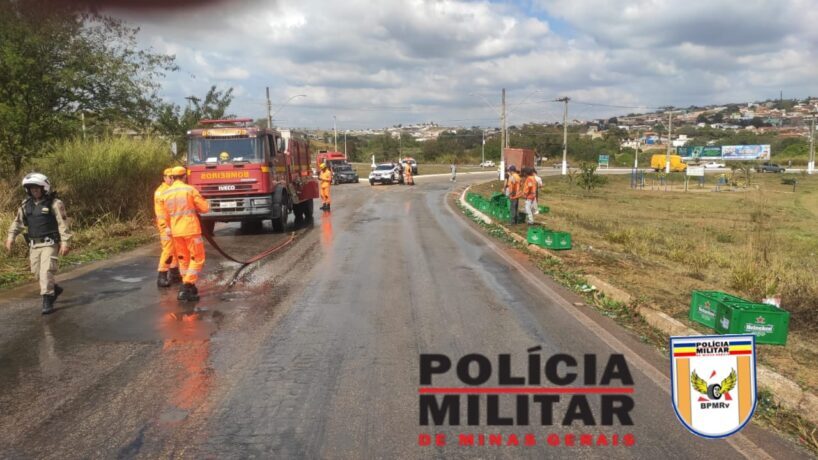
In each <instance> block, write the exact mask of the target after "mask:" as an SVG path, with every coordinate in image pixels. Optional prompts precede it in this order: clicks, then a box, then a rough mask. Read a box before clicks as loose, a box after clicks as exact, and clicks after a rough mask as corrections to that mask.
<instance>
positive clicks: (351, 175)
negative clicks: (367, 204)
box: [332, 163, 358, 184]
mask: <svg viewBox="0 0 818 460" xmlns="http://www.w3.org/2000/svg"><path fill="white" fill-rule="evenodd" d="M332 182H333V183H334V184H349V183H352V184H357V183H358V173H357V172H355V170H354V169H352V165H350V164H348V163H342V164H334V165H332Z"/></svg>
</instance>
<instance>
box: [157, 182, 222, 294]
mask: <svg viewBox="0 0 818 460" xmlns="http://www.w3.org/2000/svg"><path fill="white" fill-rule="evenodd" d="M186 172H187V171H186V170H185V168H184V167H182V166H176V167H174V168H173V169H171V172H170V174H171V176H172V177H173V183H172V184H171V185H170V187H168V188H167V190H165V191H164V192H162V194H161V195H160V197H161V203H162V205H163V208H164V220H165V224H166V225H167V227H166V228H165V233H166V234H170V235H171V236H172V237H173V247H174V248H175V249H176V256H177V258H178V260H179V269H180V271H181V274H182V283H183V284H182V286H180V287H179V295H178V296H177V297H176V298H177V299H179V300H190V301H195V300H199V290H198V289H197V288H196V281H197V280H198V279H199V273H200V272H201V271H202V267H204V263H205V250H204V241H203V240H202V226H201V223H200V222H199V216H198V214H199V213H206V212H208V211H210V206H209V205H208V204H207V200H205V199H204V198H202V195H201V194H199V191H198V190H196V189H195V188H193V187H191V186H190V185H187V184H186V183H185V182H184V179H185V176H186Z"/></svg>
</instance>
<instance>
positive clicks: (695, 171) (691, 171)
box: [687, 166, 704, 177]
mask: <svg viewBox="0 0 818 460" xmlns="http://www.w3.org/2000/svg"><path fill="white" fill-rule="evenodd" d="M687 175H688V176H695V177H704V166H688V167H687Z"/></svg>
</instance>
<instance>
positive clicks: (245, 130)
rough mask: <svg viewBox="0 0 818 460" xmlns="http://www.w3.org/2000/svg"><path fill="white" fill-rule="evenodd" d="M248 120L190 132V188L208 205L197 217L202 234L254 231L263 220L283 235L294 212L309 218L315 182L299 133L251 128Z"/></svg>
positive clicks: (204, 125) (210, 124)
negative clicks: (221, 228) (230, 226)
mask: <svg viewBox="0 0 818 460" xmlns="http://www.w3.org/2000/svg"><path fill="white" fill-rule="evenodd" d="M251 123H252V120H251V119H249V118H239V119H229V120H202V121H201V122H200V124H201V127H199V128H197V129H193V130H190V131H188V133H187V137H188V153H187V174H188V183H189V184H190V185H192V186H194V187H196V189H198V190H199V192H200V193H201V194H202V196H203V197H204V198H205V199H207V201H208V203H209V204H210V212H208V213H206V214H203V215H201V221H202V227H203V230H204V231H205V232H208V233H211V234H212V232H213V227H214V226H215V225H216V222H237V221H238V222H241V226H242V229H243V230H248V229H253V228H255V229H258V228H260V227H261V224H262V223H263V221H265V220H270V221H272V225H273V230H275V231H278V232H280V231H284V229H285V228H286V226H287V218H288V216H289V214H290V212H292V213H293V214H294V215H295V218H296V219H309V218H311V217H312V210H313V199H315V198H318V181H317V180H316V179H315V178H313V177H312V172H311V170H310V149H309V146H310V144H309V141H308V140H307V137H306V136H305V135H304V134H303V133H298V132H295V131H291V130H278V129H267V128H259V127H256V126H253V125H252V124H251Z"/></svg>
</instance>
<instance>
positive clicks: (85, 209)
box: [0, 137, 171, 288]
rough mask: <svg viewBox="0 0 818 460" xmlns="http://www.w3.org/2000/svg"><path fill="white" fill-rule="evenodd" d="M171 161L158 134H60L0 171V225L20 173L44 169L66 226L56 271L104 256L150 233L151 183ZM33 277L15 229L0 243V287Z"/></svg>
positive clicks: (18, 191) (17, 192)
mask: <svg viewBox="0 0 818 460" xmlns="http://www.w3.org/2000/svg"><path fill="white" fill-rule="evenodd" d="M170 164H171V156H170V146H169V144H168V143H167V142H166V141H164V140H161V139H158V138H145V139H134V138H125V137H111V138H102V139H93V140H88V141H83V140H81V139H73V140H68V141H65V142H62V143H58V144H55V145H53V146H52V147H51V148H50V150H49V152H48V153H47V154H46V155H45V156H43V157H41V158H38V159H37V160H35V161H34V163H33V164H31V165H28V166H27V167H26V169H25V170H24V171H22V172H21V173H20V174H18V175H16V176H15V177H5V178H0V188H2V189H4V190H7V193H5V194H2V195H0V231H2V232H4V234H3V240H4V241H5V239H6V236H5V232H6V231H7V230H8V228H9V225H10V224H11V221H12V220H13V218H14V213H16V209H17V207H18V206H19V205H20V203H21V201H22V199H23V198H24V196H25V195H24V193H23V190H22V187H20V180H21V179H22V176H23V175H24V174H25V173H26V172H28V171H32V170H36V171H40V172H43V173H45V174H46V175H47V176H48V177H49V179H50V180H51V184H52V185H53V187H54V189H55V190H56V191H57V192H58V196H59V197H60V199H62V200H63V201H64V202H65V205H66V211H67V213H68V217H69V224H70V226H71V230H72V232H73V233H74V238H73V239H72V241H71V244H70V246H71V253H70V254H69V255H68V256H67V257H63V258H61V259H60V264H61V271H62V272H64V271H65V270H66V269H70V267H72V266H75V265H79V264H83V263H87V262H91V261H94V260H101V259H105V258H107V257H108V256H110V255H112V254H115V253H118V252H122V251H126V250H129V249H133V248H135V247H137V246H139V245H141V244H144V243H147V242H149V241H151V240H152V239H154V238H155V234H156V230H155V229H154V228H153V223H152V217H153V191H154V189H155V188H156V187H157V186H158V185H159V183H160V182H161V174H162V170H163V169H164V168H165V167H166V166H169V165H170ZM31 279H33V277H32V276H31V274H30V273H29V269H28V250H27V248H26V247H25V243H24V241H23V238H22V236H18V238H17V240H16V242H15V245H14V246H13V250H12V251H11V253H8V252H6V251H5V249H3V250H0V288H5V287H10V286H15V285H18V284H21V283H24V282H26V281H29V280H31Z"/></svg>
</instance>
